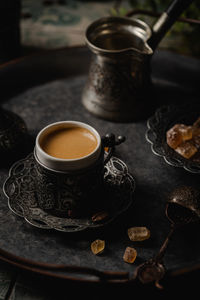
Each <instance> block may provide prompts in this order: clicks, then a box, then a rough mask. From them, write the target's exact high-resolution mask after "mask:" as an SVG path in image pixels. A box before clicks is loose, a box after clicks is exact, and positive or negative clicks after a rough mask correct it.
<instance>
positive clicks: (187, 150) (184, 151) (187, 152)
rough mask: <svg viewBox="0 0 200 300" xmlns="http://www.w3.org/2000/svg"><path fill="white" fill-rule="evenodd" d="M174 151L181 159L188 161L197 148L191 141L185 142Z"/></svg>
mask: <svg viewBox="0 0 200 300" xmlns="http://www.w3.org/2000/svg"><path fill="white" fill-rule="evenodd" d="M175 151H176V152H177V153H179V154H180V155H182V156H183V157H185V158H187V159H189V158H191V157H192V156H193V155H194V154H195V153H196V152H197V148H196V147H195V146H194V144H193V143H192V142H191V141H186V142H183V143H181V145H179V146H178V147H177V148H176V149H175Z"/></svg>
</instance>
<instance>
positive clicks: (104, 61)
mask: <svg viewBox="0 0 200 300" xmlns="http://www.w3.org/2000/svg"><path fill="white" fill-rule="evenodd" d="M191 2H192V0H174V1H172V2H171V4H170V5H169V7H168V8H167V9H166V11H164V12H163V13H162V14H161V16H160V17H159V19H158V20H157V21H156V23H155V24H154V26H153V28H152V29H151V28H150V26H149V25H148V24H146V23H145V22H143V21H141V20H139V19H134V18H128V17H104V18H101V19H99V20H96V21H95V22H93V23H92V24H90V25H89V27H88V28H87V30H86V36H85V37H86V44H87V46H88V47H89V49H90V50H91V51H92V53H93V55H92V60H91V65H90V69H89V75H88V80H87V83H86V86H85V88H84V91H83V95H82V103H83V105H84V106H85V107H86V109H87V110H88V111H90V112H91V113H93V114H95V115H96V116H98V117H101V118H103V119H107V120H111V121H117V122H127V121H128V122H129V121H137V120H141V119H143V118H146V113H148V112H149V109H150V106H151V103H150V102H151V101H149V100H150V99H149V98H150V91H151V87H152V85H151V70H150V61H151V57H152V55H153V54H154V51H155V49H156V47H157V46H158V44H159V42H160V41H161V39H162V38H163V37H164V36H165V34H166V32H167V31H168V30H169V29H170V27H171V26H172V25H173V24H174V22H175V21H176V20H177V18H178V17H179V16H180V15H181V13H182V12H183V11H184V10H185V9H186V8H187V6H188V5H189V4H190V3H191Z"/></svg>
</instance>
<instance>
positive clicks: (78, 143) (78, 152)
mask: <svg viewBox="0 0 200 300" xmlns="http://www.w3.org/2000/svg"><path fill="white" fill-rule="evenodd" d="M97 144H98V142H97V138H96V137H95V136H94V134H92V133H91V131H89V130H88V129H86V128H83V127H66V128H65V127H60V128H57V129H55V130H53V131H51V132H49V133H48V134H46V135H44V136H43V137H42V138H41V140H40V146H41V148H42V149H43V150H44V151H45V152H46V153H47V154H49V155H51V156H53V157H57V158H61V159H77V158H82V157H85V156H87V155H89V154H90V153H92V152H93V151H94V150H95V149H96V148H97Z"/></svg>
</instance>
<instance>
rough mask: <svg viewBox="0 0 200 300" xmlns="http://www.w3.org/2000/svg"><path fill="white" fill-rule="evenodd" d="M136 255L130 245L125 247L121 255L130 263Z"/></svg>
mask: <svg viewBox="0 0 200 300" xmlns="http://www.w3.org/2000/svg"><path fill="white" fill-rule="evenodd" d="M136 257H137V251H136V249H135V248H132V247H126V249H125V252H124V255H123V260H124V261H125V262H127V263H129V264H132V263H134V261H135V259H136Z"/></svg>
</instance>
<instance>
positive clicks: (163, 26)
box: [148, 0, 193, 50]
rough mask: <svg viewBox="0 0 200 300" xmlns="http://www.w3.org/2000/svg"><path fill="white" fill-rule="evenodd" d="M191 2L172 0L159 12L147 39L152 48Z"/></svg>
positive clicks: (191, 0)
mask: <svg viewBox="0 0 200 300" xmlns="http://www.w3.org/2000/svg"><path fill="white" fill-rule="evenodd" d="M192 2H193V0H174V1H172V2H171V3H170V5H169V7H168V8H167V9H166V10H165V11H164V12H163V13H162V14H161V16H160V18H159V19H158V20H157V22H156V23H155V24H154V26H153V29H152V36H151V37H150V39H149V40H148V44H149V46H150V47H151V48H152V50H155V48H156V47H157V45H158V44H159V42H160V41H161V39H162V38H163V37H164V35H165V34H166V32H167V31H168V30H169V29H170V28H171V26H172V25H173V24H174V23H175V21H176V20H177V18H178V17H179V16H180V15H181V14H182V12H183V11H184V10H185V9H186V8H187V7H188V6H189V5H190V4H191V3H192Z"/></svg>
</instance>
